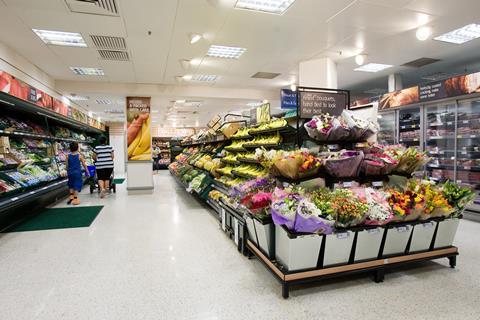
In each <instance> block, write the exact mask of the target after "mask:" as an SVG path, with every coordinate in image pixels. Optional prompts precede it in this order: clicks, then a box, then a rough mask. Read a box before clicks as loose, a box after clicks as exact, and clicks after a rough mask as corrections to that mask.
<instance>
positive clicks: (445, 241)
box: [433, 218, 460, 249]
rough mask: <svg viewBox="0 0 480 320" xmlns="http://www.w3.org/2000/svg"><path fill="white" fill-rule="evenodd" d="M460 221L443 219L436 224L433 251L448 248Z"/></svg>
mask: <svg viewBox="0 0 480 320" xmlns="http://www.w3.org/2000/svg"><path fill="white" fill-rule="evenodd" d="M459 223H460V219H458V218H455V219H445V220H443V221H439V222H438V224H437V235H436V237H435V242H434V245H433V248H434V249H439V248H446V247H450V246H451V245H452V244H453V240H454V239H455V234H456V233H457V229H458V225H459Z"/></svg>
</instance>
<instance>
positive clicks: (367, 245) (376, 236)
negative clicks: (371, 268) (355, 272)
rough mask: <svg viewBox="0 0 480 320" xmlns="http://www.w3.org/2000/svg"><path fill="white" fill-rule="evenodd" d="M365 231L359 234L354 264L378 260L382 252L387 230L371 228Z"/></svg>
mask: <svg viewBox="0 0 480 320" xmlns="http://www.w3.org/2000/svg"><path fill="white" fill-rule="evenodd" d="M365 231H366V232H358V233H357V247H356V250H355V257H354V262H359V261H365V260H372V259H376V258H377V257H378V253H379V252H380V247H381V245H382V239H383V234H384V233H385V229H384V228H371V229H367V230H365Z"/></svg>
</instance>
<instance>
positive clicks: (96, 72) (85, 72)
mask: <svg viewBox="0 0 480 320" xmlns="http://www.w3.org/2000/svg"><path fill="white" fill-rule="evenodd" d="M70 70H72V71H73V73H75V74H76V75H79V76H104V75H105V72H104V71H103V69H100V68H88V67H70Z"/></svg>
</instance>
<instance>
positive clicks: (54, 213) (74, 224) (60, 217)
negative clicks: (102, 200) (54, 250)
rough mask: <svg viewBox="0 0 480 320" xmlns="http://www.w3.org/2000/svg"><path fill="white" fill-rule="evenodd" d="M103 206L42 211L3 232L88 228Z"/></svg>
mask: <svg viewBox="0 0 480 320" xmlns="http://www.w3.org/2000/svg"><path fill="white" fill-rule="evenodd" d="M102 208H103V206H91V207H67V208H52V209H44V210H43V211H42V212H40V213H39V214H37V215H35V216H33V217H32V218H30V219H28V220H26V221H24V222H22V223H21V224H19V225H17V226H16V227H14V228H12V229H9V230H7V231H5V232H21V231H36V230H50V229H66V228H82V227H88V226H90V225H91V224H92V222H93V220H95V218H96V217H97V215H98V214H99V213H100V211H101V210H102Z"/></svg>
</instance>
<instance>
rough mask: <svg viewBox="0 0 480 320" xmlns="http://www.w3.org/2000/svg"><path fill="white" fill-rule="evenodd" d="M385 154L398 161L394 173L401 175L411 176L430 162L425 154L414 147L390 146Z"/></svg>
mask: <svg viewBox="0 0 480 320" xmlns="http://www.w3.org/2000/svg"><path fill="white" fill-rule="evenodd" d="M385 153H387V154H388V155H389V156H390V157H392V158H393V159H395V160H397V161H398V164H397V166H396V167H395V169H394V170H393V171H394V172H395V173H400V174H407V175H411V174H412V173H413V172H415V171H417V170H419V169H420V168H421V167H422V166H424V165H425V164H427V163H428V161H430V158H428V157H427V155H426V154H425V153H424V152H421V151H418V150H417V148H414V147H410V148H405V147H403V146H399V145H395V146H389V147H386V148H385Z"/></svg>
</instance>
